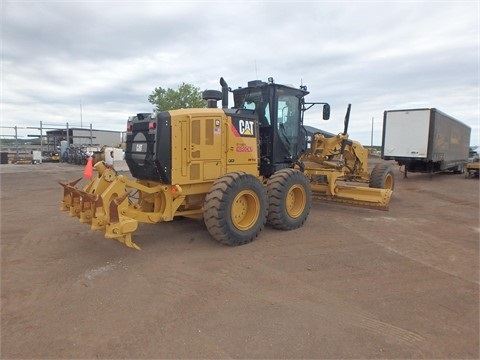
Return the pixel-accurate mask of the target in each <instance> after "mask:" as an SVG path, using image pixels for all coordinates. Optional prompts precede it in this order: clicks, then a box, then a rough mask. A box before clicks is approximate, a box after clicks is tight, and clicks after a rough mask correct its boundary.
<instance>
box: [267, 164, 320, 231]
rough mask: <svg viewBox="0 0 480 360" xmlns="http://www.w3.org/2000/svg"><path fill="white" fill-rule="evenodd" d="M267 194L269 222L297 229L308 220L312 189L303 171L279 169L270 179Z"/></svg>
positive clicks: (286, 228)
mask: <svg viewBox="0 0 480 360" xmlns="http://www.w3.org/2000/svg"><path fill="white" fill-rule="evenodd" d="M267 195H268V215H267V222H268V223H269V224H270V225H271V226H273V227H274V228H275V229H279V230H293V229H297V228H299V227H300V226H302V225H303V223H304V222H305V220H307V217H308V214H309V213H310V207H311V204H312V190H311V188H310V183H309V182H308V179H307V177H306V176H305V174H304V173H302V172H301V171H299V170H295V169H282V170H279V171H277V172H276V173H275V174H273V175H272V176H271V177H270V179H268V182H267Z"/></svg>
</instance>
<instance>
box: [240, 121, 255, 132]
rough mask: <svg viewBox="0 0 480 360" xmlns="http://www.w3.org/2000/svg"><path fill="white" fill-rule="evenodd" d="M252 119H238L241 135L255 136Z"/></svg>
mask: <svg viewBox="0 0 480 360" xmlns="http://www.w3.org/2000/svg"><path fill="white" fill-rule="evenodd" d="M254 125H255V122H254V121H248V120H238V131H239V132H240V135H242V136H255V132H254V130H253V129H254Z"/></svg>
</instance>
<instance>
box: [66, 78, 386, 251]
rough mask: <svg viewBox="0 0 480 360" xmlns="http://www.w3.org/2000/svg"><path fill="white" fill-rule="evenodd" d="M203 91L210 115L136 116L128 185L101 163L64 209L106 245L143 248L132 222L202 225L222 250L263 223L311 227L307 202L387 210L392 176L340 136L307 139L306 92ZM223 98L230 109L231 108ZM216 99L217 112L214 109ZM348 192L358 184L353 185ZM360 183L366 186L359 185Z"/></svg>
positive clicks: (257, 88)
mask: <svg viewBox="0 0 480 360" xmlns="http://www.w3.org/2000/svg"><path fill="white" fill-rule="evenodd" d="M220 85H221V87H222V91H216V90H206V91H205V92H204V93H203V97H204V99H205V100H206V101H207V107H206V108H198V109H178V110H172V111H164V112H155V113H151V114H149V113H142V114H137V115H136V116H133V117H130V118H129V119H128V122H127V137H126V151H125V160H126V162H127V165H128V167H129V170H130V173H131V175H132V176H133V177H134V178H135V179H131V178H130V177H127V176H125V175H121V174H118V173H117V172H116V171H115V169H114V168H113V167H110V166H108V165H106V164H105V163H104V162H98V163H96V164H95V170H96V172H95V173H94V176H93V177H92V178H91V179H90V181H88V183H87V184H86V185H85V186H83V187H81V188H77V187H76V185H77V184H78V183H79V182H80V180H82V178H80V179H78V180H76V181H73V182H71V183H66V184H63V183H62V184H61V185H62V186H63V199H62V205H61V209H62V210H65V211H68V212H69V213H70V215H71V216H73V217H78V218H79V219H80V222H82V223H87V224H89V225H90V227H91V229H93V230H101V231H103V232H104V233H105V237H107V238H112V239H116V240H118V241H120V242H122V243H124V244H125V245H127V246H129V247H133V248H136V249H139V246H138V245H137V244H135V243H134V242H133V240H132V234H133V232H134V231H135V230H136V229H137V227H138V223H139V222H141V223H158V222H163V221H172V220H173V219H174V218H175V217H188V218H198V219H202V218H203V220H204V222H205V225H206V228H207V230H208V231H209V233H210V234H211V236H212V237H213V238H214V239H216V240H217V241H219V242H221V243H224V244H228V245H242V244H246V243H249V242H251V241H252V240H254V239H255V238H256V237H257V236H258V234H259V233H260V231H261V230H262V229H263V227H264V225H265V223H268V224H270V225H271V226H272V227H273V228H276V229H280V230H292V229H296V228H298V227H300V226H302V225H303V223H304V222H305V220H306V219H307V217H308V215H309V212H310V207H311V201H312V198H313V197H322V198H326V199H330V200H337V201H340V202H344V203H347V204H352V205H365V206H370V207H375V208H379V209H386V208H387V207H388V203H389V201H390V197H391V195H392V191H393V186H394V178H393V173H392V170H391V169H390V168H389V167H385V166H377V167H375V168H374V169H373V171H372V173H371V174H369V173H368V153H367V150H366V149H364V148H363V147H362V146H361V145H360V144H359V143H358V142H355V141H352V140H349V139H348V135H347V126H348V119H349V113H350V106H349V107H348V110H347V115H346V117H345V129H344V132H343V133H341V134H339V135H336V136H333V135H331V134H330V135H329V134H326V133H322V132H318V133H315V134H310V135H309V134H307V132H306V130H305V128H304V126H303V119H304V113H305V112H306V111H307V110H308V109H310V108H311V107H312V106H314V105H317V104H320V105H322V106H323V118H324V119H325V120H327V119H328V118H329V117H330V106H329V105H328V104H327V103H319V102H314V103H310V102H306V101H305V96H306V95H307V94H308V93H309V92H308V91H307V89H306V87H304V86H302V87H300V88H294V87H291V86H286V85H280V84H276V83H275V82H274V81H273V79H271V78H269V80H268V82H263V81H259V80H256V81H251V82H249V83H248V86H247V87H241V88H238V89H235V90H233V91H232V90H231V89H230V88H229V87H228V85H227V83H226V82H225V80H224V79H223V78H221V79H220ZM229 92H233V99H234V106H233V107H232V108H228V96H229ZM220 100H222V108H218V107H217V102H218V101H220ZM352 183H356V184H355V185H352ZM362 183H364V184H362Z"/></svg>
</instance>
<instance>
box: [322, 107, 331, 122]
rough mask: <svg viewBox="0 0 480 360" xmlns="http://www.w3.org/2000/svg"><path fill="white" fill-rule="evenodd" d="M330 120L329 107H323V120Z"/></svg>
mask: <svg viewBox="0 0 480 360" xmlns="http://www.w3.org/2000/svg"><path fill="white" fill-rule="evenodd" d="M328 119H330V105H328V104H325V105H323V120H328Z"/></svg>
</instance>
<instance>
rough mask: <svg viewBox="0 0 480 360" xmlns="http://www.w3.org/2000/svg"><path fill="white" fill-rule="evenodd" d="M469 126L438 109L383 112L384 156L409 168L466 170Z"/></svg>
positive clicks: (424, 170)
mask: <svg viewBox="0 0 480 360" xmlns="http://www.w3.org/2000/svg"><path fill="white" fill-rule="evenodd" d="M470 132H471V129H470V127H469V126H467V125H465V124H464V123H462V122H460V121H458V120H456V119H454V118H452V117H451V116H449V115H447V114H445V113H443V112H441V111H439V110H437V109H435V108H428V109H408V110H387V111H385V112H384V115H383V136H382V158H383V159H385V160H395V161H396V162H397V163H398V164H399V165H400V166H405V177H406V176H407V172H424V173H430V174H433V173H436V172H442V171H453V172H455V173H463V171H464V166H465V165H466V164H467V162H468V153H469V145H470Z"/></svg>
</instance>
